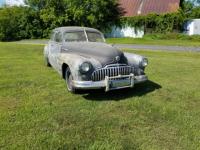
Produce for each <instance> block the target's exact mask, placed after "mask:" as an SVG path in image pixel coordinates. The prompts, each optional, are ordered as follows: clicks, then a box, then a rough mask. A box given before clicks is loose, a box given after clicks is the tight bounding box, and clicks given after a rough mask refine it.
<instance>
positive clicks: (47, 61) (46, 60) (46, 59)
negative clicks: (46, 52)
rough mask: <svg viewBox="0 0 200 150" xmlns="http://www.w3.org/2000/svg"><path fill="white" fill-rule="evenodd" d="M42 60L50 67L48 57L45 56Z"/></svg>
mask: <svg viewBox="0 0 200 150" xmlns="http://www.w3.org/2000/svg"><path fill="white" fill-rule="evenodd" d="M44 61H45V66H47V67H51V64H50V63H49V58H48V57H45V58H44Z"/></svg>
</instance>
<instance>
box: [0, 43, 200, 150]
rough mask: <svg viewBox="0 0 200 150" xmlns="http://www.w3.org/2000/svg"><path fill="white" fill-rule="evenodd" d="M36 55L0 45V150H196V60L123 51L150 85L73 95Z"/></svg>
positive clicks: (199, 106) (32, 49) (199, 128)
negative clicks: (136, 59) (137, 60)
mask: <svg viewBox="0 0 200 150" xmlns="http://www.w3.org/2000/svg"><path fill="white" fill-rule="evenodd" d="M42 49H43V46H36V45H35V46H34V45H22V44H14V43H12V44H11V43H0V149H41V150H44V149H87V150H88V149H108V150H112V149H130V150H134V149H144V150H149V149H155V150H156V149H157V150H160V149H181V150H197V149H200V90H199V87H200V53H192V52H181V53H178V52H161V51H156V52H155V51H131V50H127V51H129V52H135V53H138V54H143V55H145V56H147V57H148V58H149V61H150V65H149V67H148V69H147V70H146V71H147V74H148V76H149V79H150V81H149V82H147V83H144V84H141V85H137V86H135V88H134V89H125V90H120V91H113V92H109V93H104V92H103V91H90V92H89V93H82V94H78V95H73V94H71V93H69V92H67V90H66V87H65V83H64V81H63V80H62V79H61V77H60V76H59V75H58V73H57V72H55V71H54V70H53V69H52V68H47V67H45V66H44V65H43V52H42Z"/></svg>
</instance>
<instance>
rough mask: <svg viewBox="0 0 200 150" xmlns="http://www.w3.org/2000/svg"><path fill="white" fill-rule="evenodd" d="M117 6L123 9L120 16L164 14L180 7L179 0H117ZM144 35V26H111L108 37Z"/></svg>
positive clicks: (137, 36)
mask: <svg viewBox="0 0 200 150" xmlns="http://www.w3.org/2000/svg"><path fill="white" fill-rule="evenodd" d="M119 6H120V8H122V9H123V11H124V14H123V16H122V17H134V16H145V15H148V14H151V13H155V14H165V13H174V12H177V11H178V9H179V7H180V0H119ZM143 35H144V27H141V28H137V29H135V28H133V27H129V26H126V27H123V28H120V27H117V26H114V27H112V31H111V33H110V34H109V35H108V36H110V37H135V38H141V37H143Z"/></svg>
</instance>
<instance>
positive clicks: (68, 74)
mask: <svg viewBox="0 0 200 150" xmlns="http://www.w3.org/2000/svg"><path fill="white" fill-rule="evenodd" d="M72 81H73V76H72V74H71V71H70V69H69V68H67V69H66V72H65V82H66V85H67V89H68V91H69V92H72V93H76V89H75V87H74V86H73V82H72Z"/></svg>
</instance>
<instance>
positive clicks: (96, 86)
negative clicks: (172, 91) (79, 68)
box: [73, 74, 148, 91]
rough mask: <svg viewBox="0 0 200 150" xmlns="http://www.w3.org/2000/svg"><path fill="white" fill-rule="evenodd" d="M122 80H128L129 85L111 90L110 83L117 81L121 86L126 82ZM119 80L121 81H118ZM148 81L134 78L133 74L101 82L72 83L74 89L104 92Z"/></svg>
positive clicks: (145, 77) (146, 78)
mask: <svg viewBox="0 0 200 150" xmlns="http://www.w3.org/2000/svg"><path fill="white" fill-rule="evenodd" d="M124 78H129V80H130V84H129V85H126V86H119V87H115V88H112V87H110V83H111V82H112V81H115V80H116V81H118V82H121V83H122V84H123V82H125V81H126V80H124ZM120 79H121V80H120ZM147 80H148V77H147V76H146V75H141V76H134V74H130V75H120V76H115V77H106V78H105V80H102V81H96V82H94V81H73V86H74V87H75V88H76V89H100V88H105V91H110V90H115V89H123V88H132V87H134V85H135V84H138V83H142V82H145V81H147Z"/></svg>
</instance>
